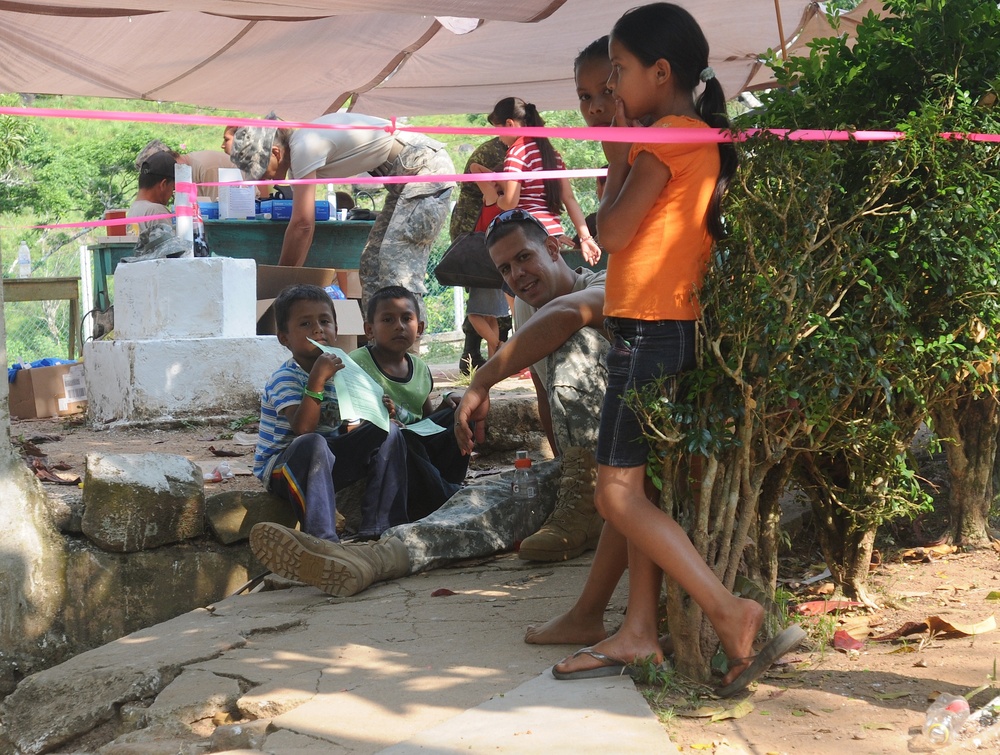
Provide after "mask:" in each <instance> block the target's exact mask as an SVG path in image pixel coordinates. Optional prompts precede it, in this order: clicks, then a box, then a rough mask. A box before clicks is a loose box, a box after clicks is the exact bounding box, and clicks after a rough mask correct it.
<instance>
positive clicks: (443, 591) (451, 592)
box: [431, 587, 458, 598]
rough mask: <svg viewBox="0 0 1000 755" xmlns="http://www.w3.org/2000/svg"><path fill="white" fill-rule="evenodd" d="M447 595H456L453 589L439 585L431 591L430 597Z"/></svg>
mask: <svg viewBox="0 0 1000 755" xmlns="http://www.w3.org/2000/svg"><path fill="white" fill-rule="evenodd" d="M448 595H458V593H457V592H455V591H454V590H449V589H448V588H447V587H439V588H438V589H437V590H435V591H434V592H432V593H431V597H432V598H443V597H447V596H448Z"/></svg>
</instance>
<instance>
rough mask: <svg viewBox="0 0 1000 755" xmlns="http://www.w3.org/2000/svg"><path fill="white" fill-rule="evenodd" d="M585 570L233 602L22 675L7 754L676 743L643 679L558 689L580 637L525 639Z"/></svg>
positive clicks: (298, 592)
mask: <svg viewBox="0 0 1000 755" xmlns="http://www.w3.org/2000/svg"><path fill="white" fill-rule="evenodd" d="M589 566H590V562H589V559H588V558H582V559H577V560H575V561H572V562H569V563H565V564H552V565H549V564H544V565H539V564H529V563H526V562H523V561H520V560H518V559H517V558H516V557H514V556H504V557H501V558H499V559H496V560H492V561H488V562H485V563H481V564H476V565H466V566H462V567H458V568H451V569H442V570H438V571H435V572H430V573H427V574H423V575H416V576H412V577H407V578H404V579H401V580H398V581H395V582H391V583H388V584H383V585H378V586H376V587H374V588H372V589H370V590H368V591H367V592H365V593H362V594H361V595H359V596H356V597H355V598H348V599H336V598H330V597H328V596H326V595H324V594H323V593H321V592H319V591H318V590H315V589H313V588H309V587H295V588H292V589H285V590H276V591H268V592H259V593H254V594H251V595H243V596H238V597H233V598H227V599H226V600H224V601H221V602H219V603H217V604H215V605H213V606H210V607H209V608H208V609H204V610H198V611H193V612H191V613H188V614H185V615H183V616H179V617H177V618H176V619H173V620H171V621H168V622H165V623H163V624H158V625H156V626H153V627H150V628H148V629H145V630H142V631H140V632H136V633H134V634H132V635H129V636H127V637H124V638H122V639H120V640H117V641H115V642H113V643H110V644H108V645H105V646H103V647H101V648H97V649H95V650H92V651H90V652H87V653H84V654H82V655H79V656H77V657H76V658H73V659H71V660H70V661H68V662H66V663H63V664H61V665H59V666H55V667H53V668H50V669H48V670H46V671H43V672H41V673H39V674H36V675H35V676H32V677H29V678H28V679H26V680H25V681H24V682H22V683H21V685H19V687H18V689H17V690H16V691H15V692H14V693H13V694H12V695H11V696H9V697H8V698H7V700H6V701H5V702H4V704H3V705H2V706H0V725H2V727H3V728H2V730H0V752H6V751H7V750H6V749H5V745H7V746H9V747H12V748H13V750H12V752H16V753H43V752H50V751H55V750H59V751H63V752H74V753H91V752H93V753H100V755H159V754H160V753H163V754H164V755H165V754H166V753H168V752H169V753H192V755H193V754H194V753H203V752H220V751H235V750H237V749H254V750H257V751H264V752H268V753H274V755H295V754H297V753H377V752H383V751H384V752H389V753H393V754H394V755H396V754H399V753H411V752H414V753H415V752H424V753H427V752H433V753H457V752H517V753H532V752H543V751H544V752H560V751H566V752H581V753H587V752H595V753H596V752H602V753H605V752H616V753H625V752H636V753H638V752H644V753H645V752H673V751H675V749H676V748H674V747H673V745H671V744H670V741H669V738H668V737H667V734H666V732H665V731H664V729H663V728H662V726H661V725H660V724H659V723H658V722H657V721H656V719H655V717H654V716H653V715H652V713H651V712H650V711H649V708H648V706H647V705H646V703H645V701H644V700H643V698H642V696H641V695H640V693H639V692H638V691H637V690H636V689H635V687H634V685H633V684H632V682H631V680H628V679H622V678H613V679H599V680H588V681H580V682H558V681H556V680H554V679H553V678H552V676H551V674H550V673H549V667H550V666H551V665H552V664H553V663H554V662H555V661H557V660H559V659H560V658H562V657H563V656H564V655H566V654H567V653H568V652H569V651H571V650H572V649H573V648H572V647H566V646H561V647H552V646H549V647H544V646H535V645H526V644H525V643H524V642H523V641H522V637H523V633H524V628H525V626H527V625H528V624H530V623H532V622H537V621H541V620H544V619H546V618H548V617H550V616H552V615H553V614H554V613H557V612H559V611H562V610H564V609H565V608H567V607H568V606H569V605H570V604H571V603H572V601H573V599H574V598H575V596H576V595H577V594H578V592H579V590H580V589H581V587H582V585H583V581H584V579H585V577H586V573H587V569H588V568H589ZM439 591H445V592H448V591H450V592H451V593H453V594H444V595H440V594H439V595H437V596H435V593H437V592H439ZM623 591H624V585H622V586H620V588H619V593H618V594H617V595H616V598H615V601H614V602H613V604H612V607H611V611H610V613H609V619H610V620H611V621H616V620H617V619H616V617H617V616H620V613H621V609H622V607H623V604H624V597H623ZM249 719H255V720H256V721H255V723H252V724H251V723H248V720H249ZM137 725H140V726H141V728H138V729H136V726H137ZM4 739H6V740H7V742H6V743H5V742H4V741H3V740H4Z"/></svg>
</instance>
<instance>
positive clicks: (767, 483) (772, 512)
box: [747, 456, 793, 599]
mask: <svg viewBox="0 0 1000 755" xmlns="http://www.w3.org/2000/svg"><path fill="white" fill-rule="evenodd" d="M792 468H793V461H792V458H791V457H790V456H789V457H786V458H785V459H784V460H783V461H782V462H781V463H779V464H778V465H777V466H775V467H773V468H772V469H770V470H768V472H767V475H766V476H765V477H764V484H763V485H762V486H761V491H760V501H759V503H758V505H757V511H758V515H757V523H756V527H755V529H756V533H755V537H753V538H752V539H753V541H754V542H755V543H756V546H757V547H756V548H750V549H748V551H747V574H748V575H749V577H750V579H751V580H752V581H753V582H755V583H756V584H757V585H759V586H760V587H761V588H763V590H764V594H765V595H766V596H767V597H769V598H772V599H773V598H774V590H775V587H776V586H777V584H778V550H779V548H780V547H781V496H782V494H783V493H784V492H785V488H786V487H787V486H788V478H789V477H791V474H792Z"/></svg>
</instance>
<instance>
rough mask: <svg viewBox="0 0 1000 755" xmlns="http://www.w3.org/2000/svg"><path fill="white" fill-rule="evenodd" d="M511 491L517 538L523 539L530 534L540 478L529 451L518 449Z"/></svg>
mask: <svg viewBox="0 0 1000 755" xmlns="http://www.w3.org/2000/svg"><path fill="white" fill-rule="evenodd" d="M510 492H511V495H512V496H513V498H514V504H515V506H514V510H515V516H516V519H515V528H516V530H517V533H516V538H515V539H517V540H523V539H524V538H526V537H527V536H528V535H530V534H532V533H531V532H528V529H530V523H531V520H532V518H533V514H534V511H535V508H536V506H537V505H538V478H537V477H535V470H533V469H532V468H531V459H530V458H528V452H527V451H518V452H517V454H516V457H515V459H514V479H513V480H512V481H511V484H510Z"/></svg>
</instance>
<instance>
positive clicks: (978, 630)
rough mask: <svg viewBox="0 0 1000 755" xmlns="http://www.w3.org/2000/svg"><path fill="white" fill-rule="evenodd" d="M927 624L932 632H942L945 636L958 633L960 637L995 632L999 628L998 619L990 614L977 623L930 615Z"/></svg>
mask: <svg viewBox="0 0 1000 755" xmlns="http://www.w3.org/2000/svg"><path fill="white" fill-rule="evenodd" d="M927 625H928V627H929V628H930V630H931V631H932V632H935V633H936V634H941V635H944V636H948V635H957V636H959V637H968V636H970V635H974V634H986V633H987V632H993V631H995V630H996V628H997V620H996V618H995V617H994V616H990V617H988V618H986V619H983V620H982V621H979V622H976V623H975V624H966V623H964V622H963V623H959V622H957V621H946V620H944V619H942V618H941V617H940V616H928V617H927Z"/></svg>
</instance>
